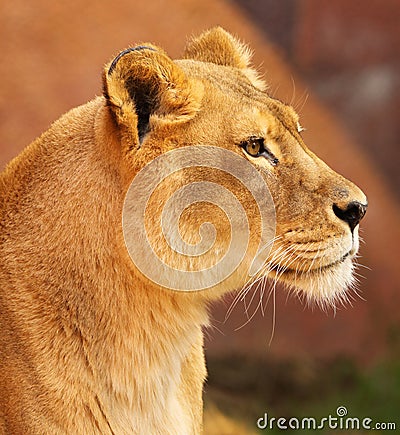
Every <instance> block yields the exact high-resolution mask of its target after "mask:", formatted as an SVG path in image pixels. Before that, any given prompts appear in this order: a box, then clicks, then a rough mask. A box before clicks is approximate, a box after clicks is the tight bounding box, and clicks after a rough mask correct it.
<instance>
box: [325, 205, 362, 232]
mask: <svg viewBox="0 0 400 435" xmlns="http://www.w3.org/2000/svg"><path fill="white" fill-rule="evenodd" d="M366 211H367V204H361V202H358V201H353V202H350V203H349V204H348V206H347V207H346V209H345V210H343V209H342V208H340V207H338V206H337V205H336V204H333V212H334V213H335V215H336V216H337V217H338V218H339V219H341V220H342V221H345V222H347V223H348V224H349V226H350V229H351V231H353V230H354V228H355V227H356V226H357V225H358V223H359V222H360V220H361V219H362V218H363V217H364V215H365V212H366Z"/></svg>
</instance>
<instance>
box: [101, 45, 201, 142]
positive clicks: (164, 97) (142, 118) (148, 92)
mask: <svg viewBox="0 0 400 435" xmlns="http://www.w3.org/2000/svg"><path fill="white" fill-rule="evenodd" d="M103 87H104V96H105V98H106V99H107V101H108V104H109V106H110V107H111V110H112V111H113V113H114V114H115V117H116V121H117V123H118V124H119V126H120V127H121V129H122V130H123V132H124V133H125V134H126V135H127V136H128V137H127V139H128V140H129V141H130V142H131V145H130V147H132V146H133V147H134V146H135V145H136V146H137V147H139V145H140V142H141V140H142V139H143V137H144V135H145V134H146V133H147V131H148V130H149V129H150V128H151V125H152V122H155V121H157V120H158V121H160V122H169V123H173V122H183V121H186V120H188V119H191V118H192V117H193V116H194V115H195V114H196V112H197V111H198V110H199V106H200V99H201V96H200V95H199V92H198V89H196V86H195V84H194V83H192V82H190V81H189V80H188V79H187V78H186V76H185V74H184V73H183V71H182V70H181V69H180V68H179V67H178V66H177V65H176V64H175V63H174V62H173V61H172V60H171V59H170V58H169V57H168V56H167V55H166V54H165V53H164V52H163V50H161V49H160V48H158V47H155V46H153V45H151V44H146V45H140V46H138V47H134V48H129V49H127V50H124V51H122V52H121V53H120V54H119V55H118V56H117V57H116V58H115V59H114V60H113V61H112V62H110V63H109V64H107V65H106V67H105V69H104V72H103ZM132 142H133V143H132Z"/></svg>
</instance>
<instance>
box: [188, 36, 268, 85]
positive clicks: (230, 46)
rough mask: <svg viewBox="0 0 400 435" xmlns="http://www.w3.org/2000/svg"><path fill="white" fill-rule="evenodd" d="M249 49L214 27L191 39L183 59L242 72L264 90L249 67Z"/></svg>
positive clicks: (259, 80) (261, 82)
mask: <svg viewBox="0 0 400 435" xmlns="http://www.w3.org/2000/svg"><path fill="white" fill-rule="evenodd" d="M251 57H252V53H251V50H250V48H249V47H248V46H247V45H245V44H243V43H242V42H240V41H239V40H238V39H236V38H235V37H233V36H232V35H231V34H230V33H228V32H227V31H226V30H224V29H222V28H221V27H214V28H213V29H210V30H208V31H206V32H204V33H202V34H201V35H200V36H198V37H196V38H193V39H192V40H191V41H190V42H189V43H188V45H187V46H186V48H185V51H184V58H185V59H194V60H199V61H202V62H210V63H215V64H217V65H223V66H231V67H234V68H239V69H241V70H243V73H244V74H245V75H246V76H247V77H248V79H249V80H250V81H251V83H253V85H254V86H256V87H257V88H259V89H261V90H265V88H266V84H265V82H264V81H263V80H261V79H260V77H259V74H258V72H257V71H256V70H255V69H253V68H252V67H251Z"/></svg>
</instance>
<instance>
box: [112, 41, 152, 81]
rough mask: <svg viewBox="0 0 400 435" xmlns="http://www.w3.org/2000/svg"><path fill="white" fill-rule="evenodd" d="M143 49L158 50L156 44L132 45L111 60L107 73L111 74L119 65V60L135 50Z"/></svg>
mask: <svg viewBox="0 0 400 435" xmlns="http://www.w3.org/2000/svg"><path fill="white" fill-rule="evenodd" d="M142 50H150V51H157V49H156V48H155V47H154V46H151V45H138V46H136V47H130V48H127V49H126V50H123V51H121V52H120V53H119V54H118V55H117V56H116V57H115V58H114V59H113V60H112V62H111V64H110V66H109V67H108V71H107V75H108V76H110V75H111V74H112V73H113V72H114V70H115V68H116V67H117V63H118V62H119V60H120V59H121V58H122V57H124V56H126V55H127V54H129V53H132V52H135V51H142Z"/></svg>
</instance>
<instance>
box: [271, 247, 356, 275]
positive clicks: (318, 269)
mask: <svg viewBox="0 0 400 435" xmlns="http://www.w3.org/2000/svg"><path fill="white" fill-rule="evenodd" d="M352 251H353V250H350V251H348V252H347V253H346V254H344V255H343V256H342V257H341V258H340V259H339V260H336V261H333V262H332V263H329V264H326V265H324V266H319V267H316V268H314V269H310V270H308V271H307V274H313V273H318V272H323V271H325V270H328V269H331V268H332V267H335V266H338V265H339V264H341V263H343V262H344V261H345V260H346V259H347V258H348V257H351V258H352V257H353V256H354V254H353V252H352ZM269 270H270V271H272V272H275V273H277V274H278V273H279V274H282V275H290V274H302V273H304V270H298V269H297V270H296V269H291V268H286V267H285V265H284V264H283V265H279V264H273V265H271V266H270V268H269Z"/></svg>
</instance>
